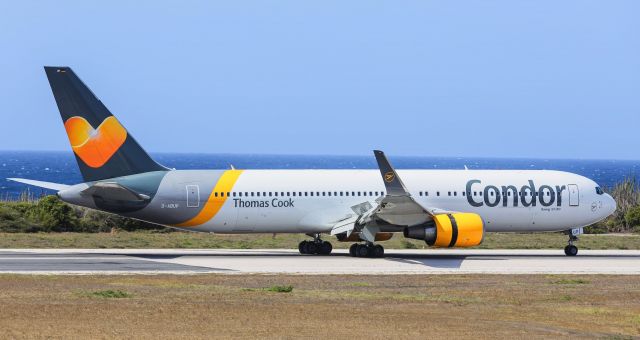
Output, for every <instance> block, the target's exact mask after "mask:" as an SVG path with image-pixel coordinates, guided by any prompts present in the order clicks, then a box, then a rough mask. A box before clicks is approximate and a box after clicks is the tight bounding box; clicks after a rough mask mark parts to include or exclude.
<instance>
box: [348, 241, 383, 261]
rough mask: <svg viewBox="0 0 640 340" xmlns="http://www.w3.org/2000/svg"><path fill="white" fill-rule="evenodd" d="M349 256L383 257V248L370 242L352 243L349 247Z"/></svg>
mask: <svg viewBox="0 0 640 340" xmlns="http://www.w3.org/2000/svg"><path fill="white" fill-rule="evenodd" d="M349 255H351V256H353V257H384V247H382V246H381V245H379V244H373V243H371V242H367V243H365V244H359V243H354V244H352V245H351V247H349Z"/></svg>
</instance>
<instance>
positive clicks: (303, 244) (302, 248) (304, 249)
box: [298, 241, 309, 254]
mask: <svg viewBox="0 0 640 340" xmlns="http://www.w3.org/2000/svg"><path fill="white" fill-rule="evenodd" d="M308 243H309V242H307V241H302V242H300V243H299V244H298V251H299V252H300V254H307V244H308Z"/></svg>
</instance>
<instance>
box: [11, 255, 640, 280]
mask: <svg viewBox="0 0 640 340" xmlns="http://www.w3.org/2000/svg"><path fill="white" fill-rule="evenodd" d="M0 273H20V274H160V273H168V274H194V273H224V274H250V273H258V274H470V273H481V274H630V275H638V274H640V251H637V250H581V251H580V254H579V255H578V256H576V257H567V256H565V255H564V253H563V252H562V250H519V249H516V250H473V249H471V250H469V249H465V250H449V249H437V250H388V251H387V255H386V257H385V258H382V259H368V258H353V257H350V256H348V254H347V252H346V251H345V250H336V251H335V253H334V254H333V255H331V256H309V255H300V254H298V252H297V251H295V250H285V249H267V250H235V249H218V250H182V249H7V250H0Z"/></svg>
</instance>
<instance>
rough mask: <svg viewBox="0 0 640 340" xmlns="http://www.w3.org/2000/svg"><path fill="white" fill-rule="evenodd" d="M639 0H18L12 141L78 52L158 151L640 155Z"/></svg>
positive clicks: (2, 36) (37, 128) (8, 40)
mask: <svg viewBox="0 0 640 340" xmlns="http://www.w3.org/2000/svg"><path fill="white" fill-rule="evenodd" d="M638 13H640V2H639V1H585V0H576V1H551V0H549V1H512V0H506V1H437V2H435V1H405V2H398V1H220V2H212V1H211V2H210V1H174V2H162V1H135V2H132V1H103V2H93V1H77V2H70V1H55V2H54V1H38V2H35V1H5V2H2V4H0V46H1V49H0V51H1V53H2V55H1V56H0V66H2V77H1V78H0V117H1V118H2V125H1V126H2V127H1V128H0V149H3V150H67V149H68V141H67V139H66V135H65V133H64V128H63V126H62V123H61V121H60V118H59V115H58V113H57V108H56V106H55V102H54V100H53V97H52V95H51V92H50V90H49V87H48V83H47V81H46V77H45V75H44V71H43V70H42V66H43V65H68V66H71V67H73V68H74V70H75V71H76V73H78V74H79V76H80V77H81V78H82V79H83V80H84V81H85V83H87V84H88V85H89V87H90V88H91V89H92V90H93V91H94V92H95V93H96V94H97V95H98V97H99V98H101V99H102V101H103V102H104V103H105V104H106V105H107V107H108V108H109V109H110V110H111V111H112V112H113V113H114V114H115V115H116V116H117V117H118V118H119V119H120V121H121V122H123V124H124V125H125V126H126V127H127V128H128V130H129V131H130V133H131V134H132V135H134V136H135V137H136V139H137V140H138V141H139V142H140V143H141V144H142V145H143V146H144V147H146V148H147V149H148V150H150V151H154V152H206V153H269V154H353V155H365V154H369V153H370V150H371V149H373V148H382V149H384V150H386V152H387V153H389V154H394V155H416V156H454V157H460V156H461V157H475V156H489V157H541V158H604V159H609V158H615V159H640V151H639V150H638V149H639V148H638V147H639V146H640V138H639V137H638V135H639V133H638V132H639V131H640V129H639V126H640V20H638Z"/></svg>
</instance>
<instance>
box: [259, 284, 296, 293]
mask: <svg viewBox="0 0 640 340" xmlns="http://www.w3.org/2000/svg"><path fill="white" fill-rule="evenodd" d="M265 290H266V291H268V292H276V293H291V292H292V291H293V286H291V285H289V286H271V287H269V288H265Z"/></svg>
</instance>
